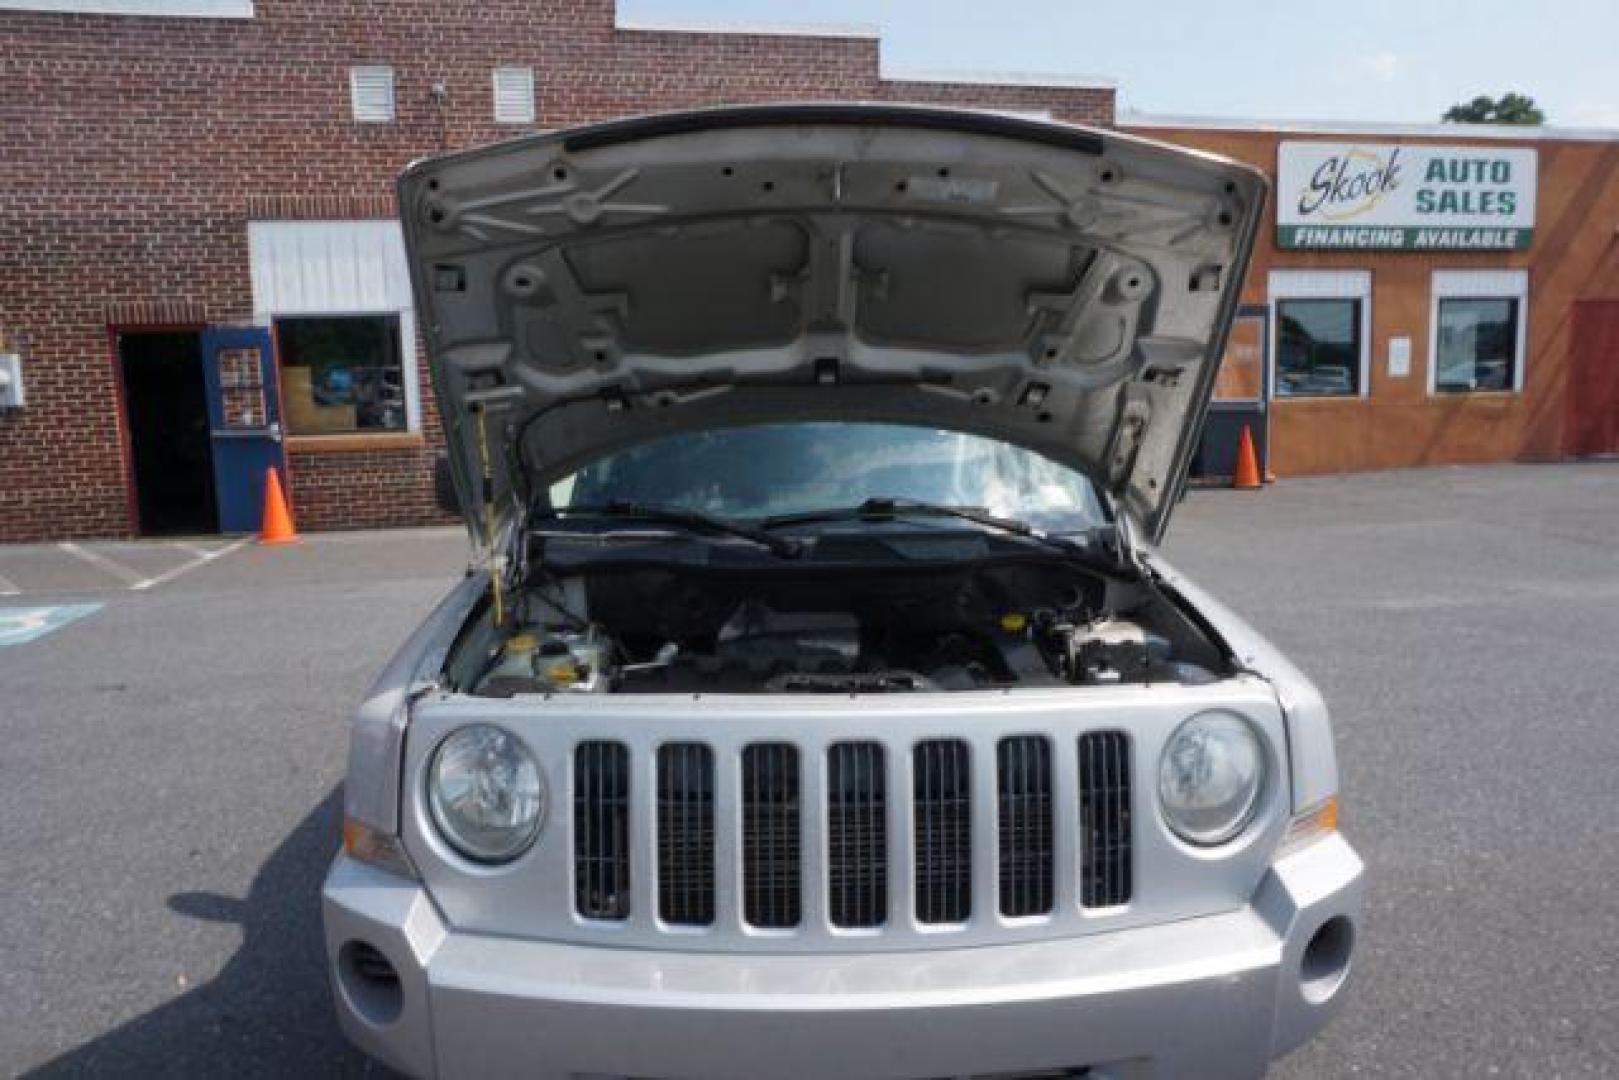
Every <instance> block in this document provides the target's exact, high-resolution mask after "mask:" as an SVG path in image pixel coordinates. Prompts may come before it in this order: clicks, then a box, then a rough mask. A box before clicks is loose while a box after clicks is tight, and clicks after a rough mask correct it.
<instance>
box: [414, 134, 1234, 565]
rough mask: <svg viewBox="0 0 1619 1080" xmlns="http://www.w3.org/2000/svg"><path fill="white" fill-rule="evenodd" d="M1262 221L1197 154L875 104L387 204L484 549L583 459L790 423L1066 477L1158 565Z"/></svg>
mask: <svg viewBox="0 0 1619 1080" xmlns="http://www.w3.org/2000/svg"><path fill="white" fill-rule="evenodd" d="M1264 193H1265V180H1264V178H1263V177H1262V176H1261V174H1259V173H1258V172H1257V171H1256V170H1253V169H1251V168H1249V167H1247V166H1244V165H1240V164H1237V163H1234V162H1231V161H1227V160H1224V159H1221V158H1216V157H1211V156H1209V155H1206V154H1201V153H1196V152H1193V151H1188V150H1184V149H1180V148H1175V147H1169V146H1165V145H1161V144H1157V143H1152V142H1147V141H1144V140H1140V139H1135V138H1130V137H1127V136H1121V135H1118V134H1114V133H1112V132H1104V131H1095V130H1090V129H1086V128H1078V127H1072V126H1068V125H1064V124H1054V123H1046V122H1040V121H1033V120H1025V119H1019V118H1014V117H1008V116H999V115H993V114H988V113H979V112H963V111H952V110H940V109H932V108H912V107H896V106H889V105H785V106H782V105H775V106H759V107H745V108H721V109H709V110H701V111H696V112H682V113H672V114H666V115H661V116H651V117H644V118H638V119H630V120H621V121H615V122H611V123H605V124H599V125H593V126H589V127H581V128H574V129H571V130H566V131H559V132H555V133H552V134H546V135H538V136H534V137H531V138H524V139H519V140H516V141H513V142H508V143H502V144H498V145H495V146H491V147H487V148H484V149H480V150H474V151H470V152H466V153H457V154H452V155H448V156H445V157H439V158H434V159H431V160H428V161H424V162H421V163H418V164H416V165H413V166H412V167H411V168H410V169H408V170H407V171H406V173H405V174H404V176H403V177H401V179H400V182H399V204H400V212H401V215H402V217H403V220H404V231H405V242H406V248H407V250H408V252H409V257H410V262H411V274H412V278H413V281H414V285H415V290H416V300H417V305H418V310H419V311H420V313H421V315H422V319H421V322H422V325H423V327H424V331H425V335H426V339H427V351H428V356H429V362H430V364H431V366H432V375H433V381H434V386H435V388H436V390H437V394H438V399H439V407H440V412H441V415H442V417H443V422H444V427H445V432H446V435H447V438H448V443H449V449H450V457H451V464H452V468H453V471H454V472H455V474H456V480H457V488H458V492H459V494H460V497H461V500H462V505H463V507H464V508H465V509H466V510H467V514H468V521H469V524H470V525H471V527H472V529H473V532H474V536H475V537H476V538H479V539H482V540H483V541H485V542H489V541H491V540H492V539H493V537H492V535H491V531H492V530H493V529H495V528H496V527H497V526H498V522H499V520H500V519H501V518H503V517H505V518H509V517H510V515H511V514H512V513H513V512H514V511H515V510H516V508H517V507H519V506H520V505H522V504H523V502H524V500H527V499H529V498H531V497H532V496H533V495H534V493H537V492H543V491H544V490H545V488H546V486H547V485H549V484H550V483H552V482H553V481H555V480H557V479H560V478H561V477H563V476H566V475H567V474H569V473H571V472H573V471H575V470H576V469H578V468H579V467H580V466H582V465H584V464H586V463H587V462H589V461H591V460H593V459H595V458H598V457H600V456H602V455H604V454H608V453H611V452H614V451H617V450H620V449H623V448H626V447H628V446H631V445H634V444H636V443H641V442H645V441H648V440H651V439H655V438H659V437H662V436H666V435H670V434H674V433H677V432H682V431H691V430H695V429H702V428H717V427H732V426H737V425H741V424H755V423H769V422H781V421H797V420H863V421H887V422H898V423H910V424H921V425H925V426H929V427H937V428H948V429H954V430H959V431H966V432H973V433H976V434H980V435H985V436H989V437H992V438H996V439H1001V440H1004V441H1006V442H1010V443H1014V444H1017V445H1019V446H1023V447H1026V448H1028V449H1030V450H1034V451H1036V452H1038V453H1041V454H1043V455H1045V456H1047V457H1049V458H1052V459H1054V460H1056V461H1059V462H1061V463H1063V464H1066V465H1069V466H1071V467H1073V468H1076V469H1079V470H1081V471H1083V472H1085V473H1086V474H1088V475H1089V476H1090V477H1091V478H1092V480H1093V481H1095V483H1096V484H1097V485H1098V487H1099V488H1101V489H1102V490H1104V491H1106V492H1108V493H1110V494H1111V495H1112V497H1113V499H1114V502H1115V504H1116V505H1117V506H1118V507H1119V508H1120V509H1121V511H1122V512H1124V513H1126V514H1128V515H1129V516H1130V517H1131V518H1132V519H1133V521H1134V523H1135V525H1136V527H1137V529H1138V530H1139V531H1140V532H1141V533H1142V534H1144V535H1145V537H1146V538H1148V539H1152V540H1157V539H1159V538H1160V537H1161V536H1162V535H1163V532H1164V528H1165V526H1166V524H1167V522H1168V519H1169V514H1170V511H1171V510H1172V508H1173V507H1174V505H1175V502H1176V500H1177V498H1178V496H1179V493H1180V488H1181V485H1182V484H1183V483H1184V481H1185V476H1186V471H1187V467H1188V464H1189V462H1190V459H1191V456H1192V453H1193V450H1194V445H1193V444H1194V440H1195V439H1196V436H1197V431H1198V428H1199V426H1200V423H1201V420H1202V417H1203V414H1204V411H1205V409H1206V408H1207V404H1208V400H1209V395H1210V393H1211V391H1212V389H1213V384H1214V376H1215V369H1216V367H1217V366H1218V364H1219V359H1220V356H1221V354H1222V352H1223V350H1224V346H1225V338H1226V333H1227V331H1228V330H1229V328H1230V324H1231V319H1232V316H1233V314H1234V312H1235V310H1236V305H1237V298H1238V291H1239V290H1240V288H1241V285H1242V281H1243V277H1244V274H1245V272H1246V270H1247V265H1248V258H1249V253H1250V248H1251V245H1252V242H1253V237H1254V234H1255V231H1256V229H1257V226H1258V221H1259V215H1260V213H1261V209H1262V206H1263V203H1264ZM486 463H487V464H486ZM486 468H487V472H488V476H489V479H488V481H487V482H484V481H481V480H480V477H481V476H482V475H483V474H484V472H485V470H486ZM486 503H488V504H492V508H493V512H492V513H491V512H488V511H489V510H490V506H486Z"/></svg>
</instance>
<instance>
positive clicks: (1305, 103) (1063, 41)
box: [618, 0, 1619, 128]
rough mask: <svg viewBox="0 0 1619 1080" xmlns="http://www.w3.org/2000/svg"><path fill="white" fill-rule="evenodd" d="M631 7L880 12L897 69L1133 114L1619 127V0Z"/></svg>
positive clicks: (890, 62)
mask: <svg viewBox="0 0 1619 1080" xmlns="http://www.w3.org/2000/svg"><path fill="white" fill-rule="evenodd" d="M618 11H619V17H620V18H621V19H650V20H658V21H701V22H715V21H722V22H735V21H755V22H776V23H782V22H785V23H805V22H811V23H816V22H830V23H840V24H848V23H863V24H868V25H874V26H876V27H877V28H878V29H879V30H880V31H881V34H882V58H883V67H884V69H885V71H896V70H927V71H931V70H938V69H948V70H961V71H973V72H996V71H1021V72H1035V73H1041V74H1052V75H1092V76H1104V77H1107V78H1111V79H1114V80H1116V81H1117V83H1118V89H1119V105H1120V111H1121V114H1122V113H1123V112H1125V111H1132V110H1133V111H1137V112H1146V113H1158V114H1174V115H1191V116H1225V117H1236V118H1244V119H1273V120H1285V119H1294V120H1368V121H1391V122H1404V123H1431V122H1434V121H1437V120H1438V119H1439V117H1440V115H1441V114H1442V113H1443V112H1444V111H1445V109H1446V108H1448V107H1449V106H1450V105H1453V104H1455V103H1457V102H1459V101H1468V100H1471V99H1472V98H1473V97H1475V96H1477V95H1479V94H1489V95H1491V96H1498V95H1500V94H1502V93H1505V92H1506V91H1509V90H1515V91H1518V92H1520V93H1526V94H1529V95H1530V96H1531V97H1533V98H1535V100H1536V101H1537V102H1538V103H1539V104H1540V106H1541V107H1542V108H1543V109H1545V111H1546V113H1547V120H1548V122H1549V123H1552V124H1557V125H1560V126H1564V127H1614V128H1619V0H1512V2H1507V0H1293V2H1288V3H1278V2H1260V0H1226V2H1225V3H1213V2H1209V0H1202V2H1196V0H1137V2H1134V3H1130V2H1119V0H1115V2H1112V3H1097V2H1094V0H868V2H864V3H862V2H859V0H796V2H792V0H618Z"/></svg>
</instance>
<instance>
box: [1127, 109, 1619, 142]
mask: <svg viewBox="0 0 1619 1080" xmlns="http://www.w3.org/2000/svg"><path fill="white" fill-rule="evenodd" d="M1115 124H1116V125H1117V126H1118V127H1121V128H1124V129H1126V130H1128V129H1130V128H1164V129H1176V128H1179V129H1187V130H1195V131H1260V132H1270V133H1274V134H1282V135H1419V136H1429V135H1431V136H1433V137H1434V138H1445V139H1463V140H1465V139H1493V140H1497V141H1502V142H1547V141H1551V142H1556V141H1559V140H1562V141H1567V142H1619V128H1573V127H1547V126H1545V125H1538V126H1529V125H1524V126H1517V125H1513V124H1403V123H1394V122H1379V121H1363V120H1265V119H1258V118H1252V117H1228V116H1176V115H1172V114H1167V113H1138V112H1130V111H1128V110H1125V111H1123V112H1120V113H1119V114H1118V117H1117V119H1116V120H1115Z"/></svg>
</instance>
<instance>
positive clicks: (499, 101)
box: [494, 67, 534, 124]
mask: <svg viewBox="0 0 1619 1080" xmlns="http://www.w3.org/2000/svg"><path fill="white" fill-rule="evenodd" d="M494 78H495V122H496V123H500V124H532V123H533V122H534V69H533V68H526V67H499V68H496V69H495V72H494Z"/></svg>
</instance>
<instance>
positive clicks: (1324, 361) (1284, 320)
mask: <svg viewBox="0 0 1619 1080" xmlns="http://www.w3.org/2000/svg"><path fill="white" fill-rule="evenodd" d="M1360 305H1361V302H1360V301H1359V300H1279V301H1277V303H1276V393H1277V395H1278V396H1281V397H1338V396H1353V395H1356V394H1359V393H1360V350H1361V342H1360Z"/></svg>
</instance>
